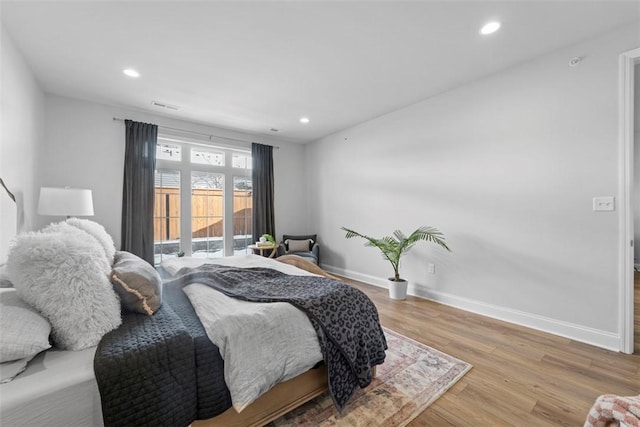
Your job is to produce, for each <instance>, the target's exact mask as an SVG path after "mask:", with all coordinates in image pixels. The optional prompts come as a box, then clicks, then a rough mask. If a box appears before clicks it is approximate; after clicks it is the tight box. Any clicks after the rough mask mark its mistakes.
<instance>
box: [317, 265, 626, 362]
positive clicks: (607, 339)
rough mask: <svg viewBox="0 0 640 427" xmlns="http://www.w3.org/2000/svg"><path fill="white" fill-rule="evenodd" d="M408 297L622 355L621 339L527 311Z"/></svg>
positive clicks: (412, 290)
mask: <svg viewBox="0 0 640 427" xmlns="http://www.w3.org/2000/svg"><path fill="white" fill-rule="evenodd" d="M322 268H323V269H325V270H326V271H328V272H329V273H333V274H337V275H339V276H343V277H348V278H349V279H353V280H358V281H360V282H364V283H367V284H370V285H374V286H378V287H381V288H387V281H386V279H381V278H379V277H374V276H370V275H367V274H362V273H357V272H355V271H350V270H345V269H343V268H338V267H334V266H331V265H326V264H323V265H322ZM408 293H409V294H410V295H414V296H417V297H421V298H425V299H428V300H431V301H436V302H439V303H441V304H445V305H449V306H451V307H455V308H459V309H462V310H466V311H470V312H472V313H476V314H481V315H483V316H487V317H491V318H494V319H498V320H504V321H505V322H509V323H515V324H516V325H520V326H526V327H528V328H532V329H537V330H539V331H543V332H548V333H550V334H554V335H559V336H561V337H565V338H569V339H572V340H575V341H580V342H583V343H586V344H591V345H595V346H597V347H602V348H605V349H607V350H612V351H621V348H620V345H621V339H620V335H618V334H615V333H612V332H606V331H601V330H598V329H593V328H590V327H587V326H582V325H577V324H575V323H569V322H565V321H562V320H557V319H552V318H549V317H545V316H539V315H537V314H531V313H527V312H524V311H519V310H513V309H510V308H506V307H500V306H497V305H493V304H488V303H485V302H482V301H476V300H472V299H469V298H464V297H459V296H457V295H452V294H447V293H445V292H439V291H434V290H429V289H424V288H416V287H415V286H412V285H411V284H409V290H408Z"/></svg>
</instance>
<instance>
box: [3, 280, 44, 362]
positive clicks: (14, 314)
mask: <svg viewBox="0 0 640 427" xmlns="http://www.w3.org/2000/svg"><path fill="white" fill-rule="evenodd" d="M0 327H1V331H0V363H4V362H10V361H14V360H19V359H24V358H31V357H33V356H35V355H36V354H38V353H40V352H41V351H44V350H46V349H48V348H50V347H51V344H49V334H50V333H51V325H49V322H47V319H45V318H44V317H42V316H41V315H40V313H38V312H37V311H36V310H35V309H33V308H31V307H30V306H29V304H27V303H26V302H24V301H22V300H21V299H20V297H19V296H18V293H17V292H16V291H15V289H7V290H4V291H2V292H0Z"/></svg>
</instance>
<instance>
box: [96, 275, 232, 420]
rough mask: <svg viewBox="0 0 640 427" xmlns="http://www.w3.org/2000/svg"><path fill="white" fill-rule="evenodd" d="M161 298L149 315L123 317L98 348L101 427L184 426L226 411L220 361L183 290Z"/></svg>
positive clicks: (227, 400)
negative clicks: (103, 425) (160, 301)
mask: <svg viewBox="0 0 640 427" xmlns="http://www.w3.org/2000/svg"><path fill="white" fill-rule="evenodd" d="M163 295H164V300H163V304H162V306H161V307H160V309H159V310H158V311H157V312H156V313H155V314H154V315H153V316H147V315H144V314H137V313H128V314H124V315H123V317H122V325H121V326H120V327H119V328H118V329H116V330H114V331H111V332H109V333H108V334H107V335H105V336H104V337H103V339H102V341H101V342H100V344H99V345H98V349H97V351H96V355H95V358H94V371H95V374H96V380H97V382H98V388H99V390H100V397H101V401H102V413H103V420H104V424H105V426H172V427H174V426H176V427H179V426H188V425H189V424H190V423H191V422H193V421H194V420H196V419H207V418H211V417H213V416H215V415H218V414H220V413H222V412H224V411H225V410H226V409H228V408H230V407H231V397H230V395H229V390H228V389H227V386H226V384H225V382H224V361H223V360H222V357H221V356H220V352H219V350H218V347H217V346H215V345H214V344H213V343H212V342H211V341H210V340H209V338H208V337H207V335H206V332H205V330H204V328H203V327H202V324H201V323H200V321H199V319H198V317H197V315H196V314H195V311H194V310H193V308H192V306H191V303H190V302H189V300H188V298H187V297H186V295H185V294H184V292H183V291H182V287H181V286H178V287H173V288H172V287H167V286H165V288H164V292H163Z"/></svg>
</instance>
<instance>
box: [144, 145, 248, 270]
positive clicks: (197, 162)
mask: <svg viewBox="0 0 640 427" xmlns="http://www.w3.org/2000/svg"><path fill="white" fill-rule="evenodd" d="M156 156H157V157H156V167H157V171H156V183H155V184H156V190H155V209H154V240H155V254H156V256H155V263H156V264H159V263H160V262H162V260H163V259H166V258H168V257H176V256H179V255H183V254H184V255H187V256H194V257H202V258H213V257H221V256H228V255H233V254H237V253H246V252H247V246H248V245H250V244H251V243H252V242H253V236H252V230H251V225H252V182H251V153H250V152H248V151H242V150H238V149H229V148H220V147H208V146H204V145H203V144H194V143H191V142H190V141H186V140H185V141H180V140H176V139H169V138H164V137H161V136H159V137H158V144H157V150H156Z"/></svg>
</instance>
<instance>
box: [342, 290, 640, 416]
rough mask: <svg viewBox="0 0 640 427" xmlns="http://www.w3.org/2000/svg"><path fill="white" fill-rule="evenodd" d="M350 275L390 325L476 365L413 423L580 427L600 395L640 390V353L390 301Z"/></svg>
mask: <svg viewBox="0 0 640 427" xmlns="http://www.w3.org/2000/svg"><path fill="white" fill-rule="evenodd" d="M344 280H345V281H346V282H348V283H351V284H352V285H354V286H355V287H357V288H359V289H360V290H362V291H363V292H365V293H366V294H367V295H369V297H370V298H371V299H372V300H373V301H374V303H375V304H376V306H377V307H378V311H379V313H380V320H381V323H382V324H383V325H384V326H386V327H388V328H390V329H393V330H394V331H397V332H399V333H401V334H404V335H406V336H408V337H410V338H412V339H415V340H416V341H420V342H422V343H424V344H426V345H429V346H432V347H434V348H436V349H438V350H440V351H443V352H445V353H448V354H450V355H452V356H454V357H457V358H459V359H462V360H464V361H466V362H469V363H471V364H473V365H474V367H473V369H471V370H470V371H469V372H468V373H467V374H466V375H465V376H464V377H463V378H462V379H461V380H460V381H459V382H458V383H457V384H456V385H455V386H454V387H452V388H451V390H449V391H448V392H447V393H445V394H444V395H443V396H442V397H441V398H440V399H438V400H437V401H436V402H434V403H433V404H432V405H431V406H430V407H429V408H427V409H426V410H425V411H423V412H422V413H421V414H420V415H419V416H418V417H417V418H416V419H415V420H413V421H412V422H411V423H410V424H409V426H413V427H418V426H478V425H491V426H503V425H504V426H522V425H530V426H562V425H565V426H575V425H581V424H582V423H583V422H584V420H585V418H586V415H587V412H588V411H589V409H590V408H591V406H592V405H593V403H594V401H595V399H596V398H597V397H598V396H599V395H600V394H606V393H614V394H622V395H631V394H638V393H640V354H633V355H626V354H621V353H616V352H612V351H608V350H605V349H601V348H597V347H593V346H591V345H588V344H584V343H580V342H576V341H572V340H570V339H568V338H564V337H558V336H555V335H551V334H547V333H545V332H541V331H537V330H532V329H528V328H525V327H522V326H518V325H514V324H510V323H506V322H502V321H500V320H496V319H491V318H488V317H484V316H480V315H477V314H474V313H469V312H466V311H463V310H459V309H456V308H453V307H449V306H445V305H442V304H438V303H436V302H433V301H428V300H424V299H421V298H417V297H412V296H410V297H408V298H407V300H405V301H391V300H390V299H389V297H388V294H387V291H386V290H385V289H382V288H378V287H374V286H371V285H367V284H364V283H360V282H356V281H353V280H349V279H344ZM638 289H640V286H636V292H635V294H636V296H635V298H636V320H635V328H636V332H635V336H636V346H635V348H636V349H640V345H639V344H640V336H639V333H640V325H639V324H638V322H639V319H638V311H640V310H639V308H640V298H639V297H638ZM612 315H615V313H613V314H612Z"/></svg>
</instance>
